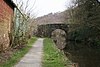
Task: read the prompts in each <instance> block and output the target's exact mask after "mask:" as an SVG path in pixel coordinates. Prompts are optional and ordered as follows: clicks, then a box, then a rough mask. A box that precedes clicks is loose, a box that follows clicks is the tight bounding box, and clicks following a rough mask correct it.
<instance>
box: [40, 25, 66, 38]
mask: <svg viewBox="0 0 100 67" xmlns="http://www.w3.org/2000/svg"><path fill="white" fill-rule="evenodd" d="M56 29H61V30H64V31H65V32H66V34H67V33H68V24H45V25H39V26H38V36H40V37H51V34H52V32H53V31H54V30H56Z"/></svg>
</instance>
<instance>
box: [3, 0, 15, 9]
mask: <svg viewBox="0 0 100 67" xmlns="http://www.w3.org/2000/svg"><path fill="white" fill-rule="evenodd" d="M4 1H5V2H6V3H7V4H8V5H9V6H10V7H11V8H13V9H14V7H17V6H16V5H15V3H14V2H13V1H12V0H4Z"/></svg>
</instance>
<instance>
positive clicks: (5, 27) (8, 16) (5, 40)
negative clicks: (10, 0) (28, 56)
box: [0, 0, 13, 49]
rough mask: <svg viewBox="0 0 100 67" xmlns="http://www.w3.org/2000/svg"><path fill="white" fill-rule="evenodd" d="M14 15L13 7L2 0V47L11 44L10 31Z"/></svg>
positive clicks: (0, 22) (0, 34) (0, 35)
mask: <svg viewBox="0 0 100 67" xmlns="http://www.w3.org/2000/svg"><path fill="white" fill-rule="evenodd" d="M12 17H13V9H12V8H11V7H10V6H9V5H8V4H7V3H6V2H5V1H4V0H0V48H1V49H2V48H4V49H6V48H7V47H8V46H9V43H10V40H9V33H10V31H11V23H12Z"/></svg>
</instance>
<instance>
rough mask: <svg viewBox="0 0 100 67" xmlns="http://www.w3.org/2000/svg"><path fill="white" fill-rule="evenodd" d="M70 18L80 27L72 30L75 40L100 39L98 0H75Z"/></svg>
mask: <svg viewBox="0 0 100 67" xmlns="http://www.w3.org/2000/svg"><path fill="white" fill-rule="evenodd" d="M70 18H71V22H73V23H74V24H79V27H78V28H76V29H75V31H74V32H71V34H70V36H71V38H72V39H74V40H84V42H87V41H95V42H96V43H97V41H99V39H100V36H99V35H100V5H99V3H97V1H96V0H73V5H72V6H71V7H70Z"/></svg>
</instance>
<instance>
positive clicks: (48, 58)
mask: <svg viewBox="0 0 100 67" xmlns="http://www.w3.org/2000/svg"><path fill="white" fill-rule="evenodd" d="M43 51H44V55H43V61H42V67H65V66H66V61H65V59H64V58H65V57H64V55H63V53H62V52H60V51H59V50H58V49H57V48H56V46H55V44H54V43H53V41H52V40H51V39H47V38H46V39H44V48H43Z"/></svg>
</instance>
